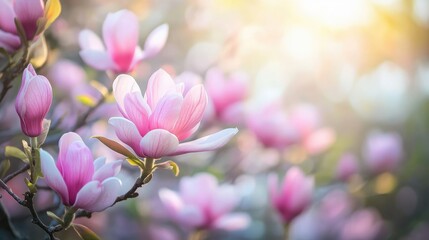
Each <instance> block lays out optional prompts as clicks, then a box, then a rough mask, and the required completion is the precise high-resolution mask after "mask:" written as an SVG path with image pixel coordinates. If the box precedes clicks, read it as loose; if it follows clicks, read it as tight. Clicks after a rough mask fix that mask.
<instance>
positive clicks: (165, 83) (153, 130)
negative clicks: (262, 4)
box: [109, 69, 238, 158]
mask: <svg viewBox="0 0 429 240" xmlns="http://www.w3.org/2000/svg"><path fill="white" fill-rule="evenodd" d="M183 90H184V85H183V84H176V83H175V82H174V81H173V79H171V77H170V76H169V75H168V74H167V73H166V72H165V71H164V70H162V69H160V70H158V71H157V72H155V73H154V74H153V75H152V76H151V77H150V79H149V82H148V86H147V90H146V93H145V95H144V97H143V96H142V94H141V90H140V87H139V86H138V85H137V83H136V81H135V80H134V78H132V77H131V76H129V75H119V76H118V77H117V78H116V79H115V81H114V82H113V94H114V96H115V98H116V102H117V104H118V108H119V110H120V111H121V113H122V115H123V116H124V117H113V118H110V119H109V123H110V124H111V125H112V126H113V127H114V129H115V132H116V136H117V137H118V138H119V139H120V140H121V141H122V142H124V143H125V144H127V145H128V146H130V147H131V148H132V149H133V150H134V152H135V153H136V154H137V155H138V156H140V157H150V158H161V157H163V156H174V155H180V154H185V153H190V152H202V151H211V150H215V149H218V148H220V147H222V146H223V145H225V144H226V143H227V142H228V141H229V139H230V138H231V137H232V136H234V135H235V134H236V133H237V132H238V130H237V129H236V128H229V129H224V130H222V131H220V132H217V133H214V134H211V135H209V136H206V137H203V138H200V139H197V140H194V141H190V142H186V143H180V142H181V141H183V140H185V139H187V138H189V137H190V136H191V135H192V134H193V133H195V132H196V131H197V129H198V126H199V124H200V122H201V119H202V118H203V115H204V110H205V108H206V105H207V94H206V91H205V90H204V87H203V86H202V85H201V84H198V85H195V86H193V87H192V88H191V89H190V90H189V91H188V92H187V93H186V94H184V93H183Z"/></svg>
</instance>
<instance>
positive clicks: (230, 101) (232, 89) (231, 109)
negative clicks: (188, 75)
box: [205, 68, 248, 123]
mask: <svg viewBox="0 0 429 240" xmlns="http://www.w3.org/2000/svg"><path fill="white" fill-rule="evenodd" d="M205 86H206V88H207V93H208V95H209V98H210V100H211V102H212V103H213V107H214V110H215V112H216V115H217V117H218V118H219V119H220V120H222V121H224V122H226V123H237V122H240V121H242V120H243V119H244V104H243V101H244V99H245V98H246V96H247V93H248V83H247V78H246V76H245V75H244V74H243V73H238V72H236V73H233V74H231V75H230V76H229V77H226V76H225V75H224V73H223V72H222V71H221V70H220V69H217V68H212V69H210V70H208V71H207V74H206V84H205Z"/></svg>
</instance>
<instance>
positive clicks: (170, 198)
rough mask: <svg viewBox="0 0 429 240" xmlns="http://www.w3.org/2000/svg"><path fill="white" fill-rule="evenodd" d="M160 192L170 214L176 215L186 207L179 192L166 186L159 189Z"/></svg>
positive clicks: (160, 196)
mask: <svg viewBox="0 0 429 240" xmlns="http://www.w3.org/2000/svg"><path fill="white" fill-rule="evenodd" d="M158 194H159V198H160V199H161V202H162V203H163V204H164V206H165V207H166V209H167V211H168V213H169V214H172V215H173V216H176V215H177V214H178V213H179V212H180V211H181V209H182V208H183V207H184V206H183V202H182V199H180V197H179V195H177V193H175V192H173V191H171V190H169V189H165V188H164V189H161V190H159V193H158Z"/></svg>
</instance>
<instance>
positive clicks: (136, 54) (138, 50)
mask: <svg viewBox="0 0 429 240" xmlns="http://www.w3.org/2000/svg"><path fill="white" fill-rule="evenodd" d="M143 59H144V53H143V50H142V49H141V47H139V46H137V47H136V49H135V50H134V57H133V61H132V62H131V66H130V68H131V69H134V67H135V66H136V65H137V64H138V63H139V62H140V61H141V60H143Z"/></svg>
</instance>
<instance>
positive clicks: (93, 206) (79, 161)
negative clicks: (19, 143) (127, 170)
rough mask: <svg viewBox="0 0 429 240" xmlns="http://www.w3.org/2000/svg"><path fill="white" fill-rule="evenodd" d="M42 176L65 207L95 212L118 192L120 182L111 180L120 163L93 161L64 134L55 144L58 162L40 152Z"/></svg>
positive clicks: (82, 146)
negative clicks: (57, 143) (57, 144)
mask: <svg viewBox="0 0 429 240" xmlns="http://www.w3.org/2000/svg"><path fill="white" fill-rule="evenodd" d="M40 159H41V166H42V173H43V175H44V176H45V181H46V183H47V184H48V186H49V187H51V188H52V189H53V190H55V191H56V192H57V193H58V194H59V195H60V197H61V199H62V201H63V203H64V204H65V205H66V206H72V207H74V208H80V209H85V210H87V211H92V212H98V211H102V210H104V209H106V208H108V207H110V206H111V205H112V204H113V203H114V201H115V200H116V197H117V196H118V195H119V192H120V190H121V185H122V183H121V180H119V178H117V177H114V176H115V175H116V174H117V173H118V172H119V170H120V167H121V163H122V161H121V160H117V161H113V162H109V163H106V162H105V161H106V160H105V158H98V159H96V160H95V161H94V159H93V156H92V153H91V151H90V149H89V148H88V147H87V146H86V145H85V143H84V142H83V141H82V138H81V137H80V136H79V135H77V134H76V133H73V132H69V133H66V134H64V135H63V136H62V137H61V139H60V141H59V153H58V160H57V162H56V163H55V161H54V159H53V158H52V156H51V155H50V154H49V153H48V152H46V151H44V150H43V149H41V150H40Z"/></svg>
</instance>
